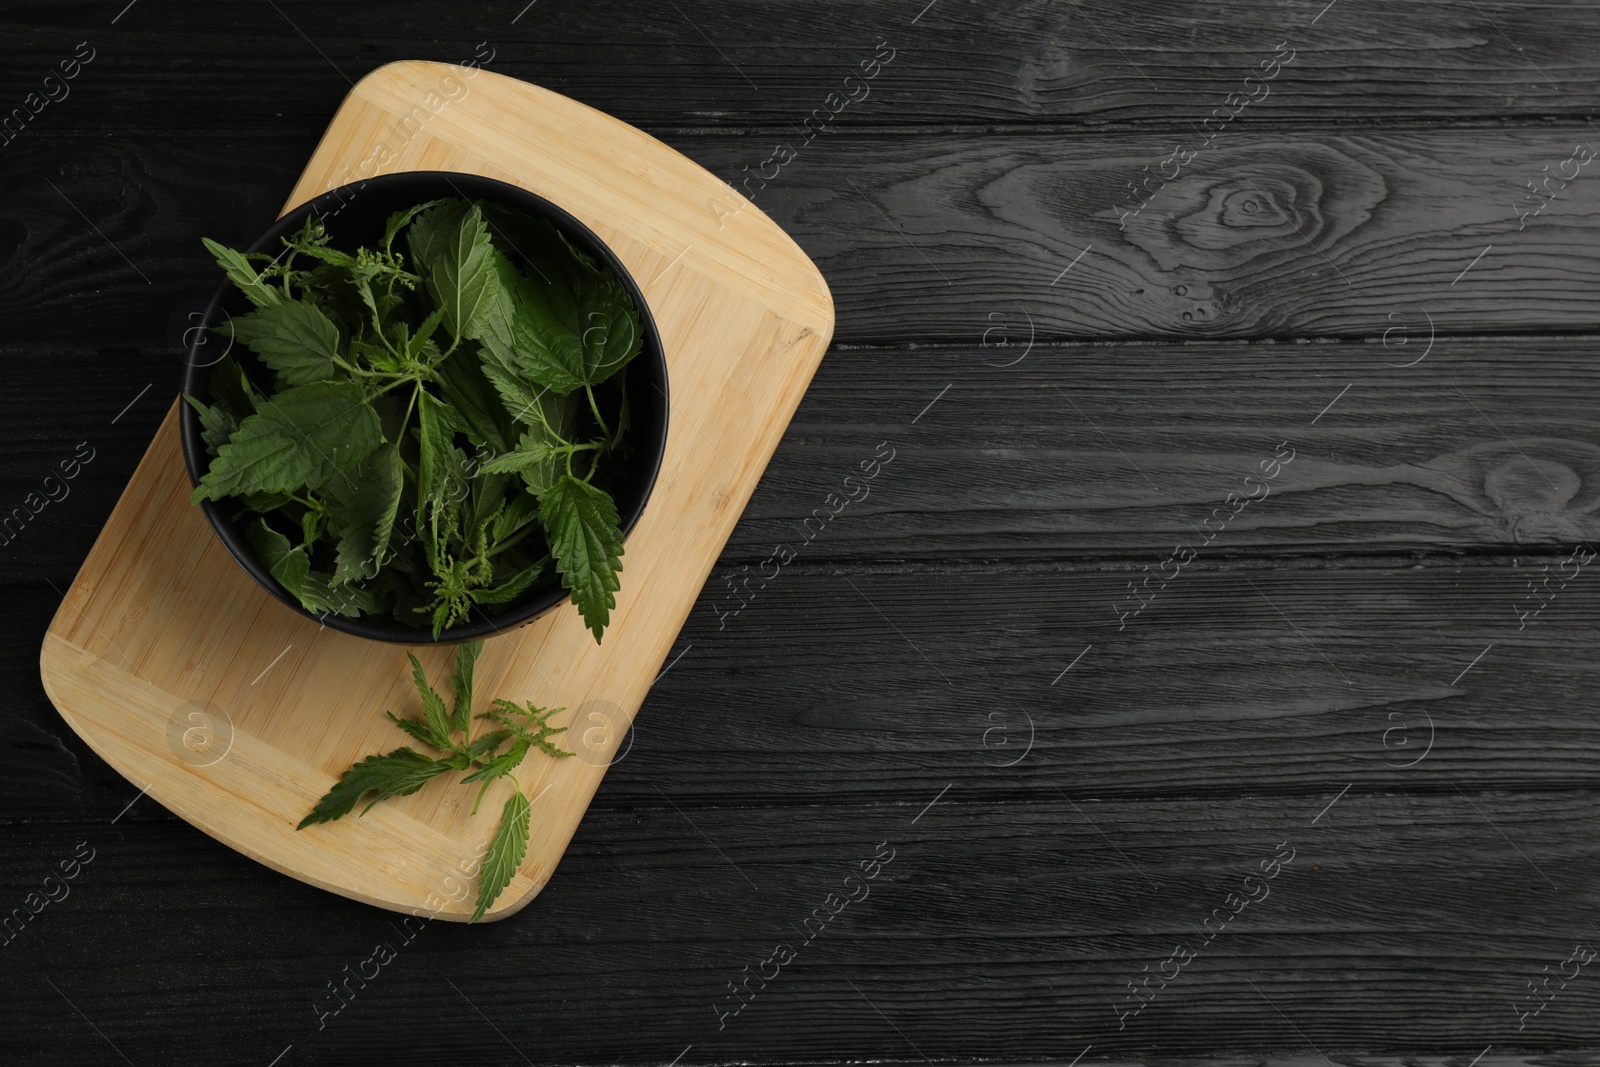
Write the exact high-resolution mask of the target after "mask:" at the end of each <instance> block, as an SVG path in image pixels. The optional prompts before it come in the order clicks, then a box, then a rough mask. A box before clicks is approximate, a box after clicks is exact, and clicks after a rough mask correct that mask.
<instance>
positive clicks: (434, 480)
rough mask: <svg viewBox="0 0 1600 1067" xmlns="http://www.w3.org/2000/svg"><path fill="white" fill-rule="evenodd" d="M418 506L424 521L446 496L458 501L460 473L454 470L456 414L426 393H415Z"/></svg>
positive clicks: (419, 517)
mask: <svg viewBox="0 0 1600 1067" xmlns="http://www.w3.org/2000/svg"><path fill="white" fill-rule="evenodd" d="M417 429H418V433H417V446H418V459H417V504H418V507H419V509H420V514H419V515H418V520H419V521H427V520H428V519H430V518H431V517H432V515H433V514H434V513H435V511H436V507H435V505H437V504H438V503H439V502H440V501H441V500H442V499H444V498H445V496H446V495H447V494H448V495H451V496H454V497H455V498H456V499H459V498H460V496H461V495H462V494H460V492H459V489H460V482H461V472H460V471H459V470H456V469H455V461H454V452H455V447H454V445H453V444H452V443H451V442H452V439H453V438H454V437H455V433H456V423H455V411H454V409H452V408H451V407H450V406H449V405H448V404H445V403H444V402H443V401H440V400H438V399H436V398H435V397H434V396H433V395H432V394H430V393H427V392H420V391H419V392H418V393H417Z"/></svg>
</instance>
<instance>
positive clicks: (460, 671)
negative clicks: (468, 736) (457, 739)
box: [450, 641, 483, 733]
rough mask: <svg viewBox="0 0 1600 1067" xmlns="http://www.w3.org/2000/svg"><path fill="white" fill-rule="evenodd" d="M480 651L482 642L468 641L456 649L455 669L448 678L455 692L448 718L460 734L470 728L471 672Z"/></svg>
mask: <svg viewBox="0 0 1600 1067" xmlns="http://www.w3.org/2000/svg"><path fill="white" fill-rule="evenodd" d="M482 651H483V642H482V641H468V642H466V643H465V644H462V645H460V646H459V647H457V649H456V669H455V673H454V674H452V675H451V676H450V686H451V688H452V689H453V690H454V691H455V701H454V703H452V704H451V705H450V718H451V722H452V724H453V725H454V726H455V728H456V729H457V730H460V731H461V732H462V733H466V732H467V730H469V729H470V728H471V727H472V672H473V668H474V667H475V666H476V665H477V663H478V654H479V653H481V652H482Z"/></svg>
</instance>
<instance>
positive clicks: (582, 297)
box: [573, 266, 644, 385]
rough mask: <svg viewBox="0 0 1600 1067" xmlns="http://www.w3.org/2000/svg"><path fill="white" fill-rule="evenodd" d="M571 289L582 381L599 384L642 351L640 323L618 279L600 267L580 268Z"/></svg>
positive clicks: (626, 292) (631, 301)
mask: <svg viewBox="0 0 1600 1067" xmlns="http://www.w3.org/2000/svg"><path fill="white" fill-rule="evenodd" d="M573 289H574V292H575V294H576V296H577V301H578V325H579V329H580V332H579V338H580V339H581V341H582V343H583V382H584V384H585V385H599V384H600V383H601V382H603V381H605V380H606V379H607V378H610V377H611V376H612V375H613V374H616V373H617V372H618V371H619V370H621V369H622V368H623V367H625V366H627V365H628V363H629V362H630V361H631V360H632V359H633V357H634V356H637V355H638V354H639V352H640V350H642V349H643V348H644V324H643V323H642V322H641V321H640V318H639V312H638V310H637V309H636V308H635V307H634V304H633V297H632V296H631V295H630V294H629V293H628V289H627V287H626V286H625V285H623V284H622V279H620V278H618V277H617V276H616V275H615V274H613V273H612V272H611V271H610V270H608V269H607V268H605V267H603V266H598V267H596V268H594V269H592V270H590V269H586V268H581V267H580V268H579V269H578V270H577V271H576V273H575V275H574V277H573Z"/></svg>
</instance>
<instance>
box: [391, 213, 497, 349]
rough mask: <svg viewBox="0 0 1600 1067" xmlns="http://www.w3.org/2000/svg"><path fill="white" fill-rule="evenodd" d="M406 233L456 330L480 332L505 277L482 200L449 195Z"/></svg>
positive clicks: (447, 319)
mask: <svg viewBox="0 0 1600 1067" xmlns="http://www.w3.org/2000/svg"><path fill="white" fill-rule="evenodd" d="M406 236H407V239H408V241H409V242H410V245H411V255H412V258H413V259H414V260H415V261H416V267H417V271H418V273H419V274H421V276H422V278H423V280H424V283H425V284H426V285H427V288H428V292H429V294H430V295H432V297H433V299H434V302H435V303H436V304H438V306H439V307H440V308H442V309H443V310H444V322H445V325H446V326H447V327H448V328H449V330H450V332H451V334H453V335H454V336H455V337H456V338H458V339H459V338H462V337H469V338H474V339H476V338H477V337H479V336H480V335H481V334H482V332H483V329H484V325H485V323H486V322H487V320H488V317H489V315H490V314H491V313H492V311H493V308H494V306H495V304H496V302H497V300H498V299H500V298H499V297H498V295H497V293H498V290H499V286H500V277H499V275H498V273H497V272H496V270H495V265H494V255H493V253H494V246H493V245H491V244H490V243H489V231H488V229H487V228H486V227H485V226H484V224H483V213H482V212H481V211H480V210H479V209H478V206H477V205H476V204H469V203H468V202H467V201H465V200H447V201H445V202H444V203H442V204H439V205H437V206H436V207H433V208H430V209H429V210H427V211H425V212H423V213H422V214H421V215H420V216H418V217H417V219H416V221H415V222H413V223H412V224H411V229H410V231H409V232H408V233H407V235H406Z"/></svg>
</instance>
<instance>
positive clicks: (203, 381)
mask: <svg viewBox="0 0 1600 1067" xmlns="http://www.w3.org/2000/svg"><path fill="white" fill-rule="evenodd" d="M458 182H460V183H462V185H465V186H468V187H469V189H468V191H463V190H462V189H461V188H459V187H458V186H457V183H458ZM429 183H443V184H445V185H448V186H449V187H450V189H451V190H453V193H451V194H444V195H453V196H455V197H458V198H460V199H465V200H491V201H493V202H497V203H501V204H503V205H504V206H507V207H512V208H515V209H516V210H521V211H525V212H526V213H527V214H529V215H532V216H533V217H535V218H543V219H545V220H546V221H548V222H550V223H551V225H553V226H555V227H556V229H557V230H558V231H560V232H562V233H563V234H565V235H566V236H567V237H569V238H571V239H572V241H573V244H575V245H576V246H577V247H578V248H579V249H580V250H582V251H584V252H586V253H588V254H590V255H593V256H596V257H597V258H599V259H600V260H601V261H602V262H604V263H605V265H606V266H607V267H609V268H610V269H611V271H612V272H613V273H614V274H616V276H617V277H618V278H619V279H620V280H621V282H622V284H623V287H624V288H625V289H626V290H627V291H628V293H629V295H630V296H632V298H633V302H634V306H635V307H636V309H637V310H638V312H639V318H640V325H641V326H642V328H643V334H644V343H643V347H642V348H641V350H640V352H639V355H637V356H635V357H634V359H633V361H632V362H631V363H630V364H629V366H630V368H631V367H632V366H634V365H637V364H639V363H640V362H641V361H643V360H648V361H649V364H653V366H652V370H653V372H654V373H653V374H652V375H650V377H651V378H652V379H653V380H652V381H651V383H650V384H651V385H653V386H654V387H655V391H657V392H659V393H660V404H659V407H658V409H657V410H658V414H659V418H658V419H657V420H656V421H657V422H658V423H659V432H658V433H656V434H655V435H653V437H652V438H651V439H649V440H643V439H638V438H636V439H635V442H634V443H635V448H636V451H635V456H636V457H637V459H636V461H635V463H634V464H631V465H630V473H631V474H632V475H633V476H634V477H639V478H641V485H642V491H641V492H640V494H639V499H638V504H637V506H636V507H634V508H633V509H632V510H631V512H622V511H621V509H620V508H619V509H618V510H619V515H618V518H619V519H620V527H621V530H622V535H623V538H624V539H626V538H627V535H628V534H629V533H630V532H631V531H632V530H633V528H634V526H635V525H636V524H637V523H638V521H639V518H640V516H641V515H643V514H644V510H645V508H646V507H647V506H648V505H649V502H650V498H651V496H652V495H653V494H654V492H655V485H656V481H657V479H658V477H659V476H660V473H661V465H662V463H663V461H664V459H665V456H666V443H667V430H668V424H669V422H670V419H671V411H672V402H671V396H670V381H669V376H668V368H667V361H666V349H665V346H664V344H663V342H662V339H661V333H660V331H659V329H658V328H657V326H656V322H655V316H654V315H653V314H652V312H651V310H650V304H649V302H648V301H647V300H646V299H645V296H644V292H643V290H642V289H641V288H640V286H639V284H638V282H637V281H636V280H635V279H634V277H633V275H632V273H631V272H629V270H628V268H627V267H626V266H625V265H624V264H623V262H622V260H621V258H619V257H618V256H617V254H616V252H615V251H614V250H612V248H611V246H610V245H608V244H607V243H606V242H605V241H604V240H602V239H601V238H600V236H599V235H598V234H596V233H595V232H594V231H593V230H592V229H590V228H589V227H588V226H587V225H586V224H585V223H583V222H582V221H581V220H579V219H578V218H576V217H575V216H574V215H572V213H571V212H569V211H567V210H566V209H565V208H563V207H561V205H559V204H557V203H555V202H553V201H551V200H549V199H547V198H545V197H543V196H541V195H539V194H538V193H535V192H533V191H532V190H530V189H525V188H523V187H522V186H520V185H513V184H511V183H510V182H504V181H501V180H499V179H498V178H490V177H488V176H486V175H481V174H469V173H465V172H457V171H440V170H411V171H396V172H394V173H391V174H381V175H376V176H374V177H371V178H363V179H361V180H359V181H355V182H350V183H348V184H345V185H341V186H337V187H335V188H332V189H328V190H327V191H325V192H323V193H319V194H318V195H317V196H315V197H312V198H311V199H310V200H307V201H305V202H304V203H301V204H298V205H296V206H295V207H293V208H291V209H289V210H288V211H285V212H284V213H283V214H282V215H280V216H279V217H278V218H277V219H275V220H274V221H273V223H272V225H271V226H269V227H268V228H267V229H266V230H265V231H263V232H262V234H261V235H260V236H259V237H257V238H256V240H255V241H253V242H252V243H251V244H250V246H249V247H248V248H246V249H245V251H246V252H260V251H267V250H268V249H266V248H265V247H264V246H266V245H269V244H272V243H274V242H276V241H278V240H279V238H281V237H283V236H286V235H287V234H288V233H290V232H292V231H293V230H294V229H296V228H298V227H299V226H300V225H301V224H302V223H303V222H304V220H305V219H306V217H307V216H308V215H312V214H317V215H318V216H319V217H320V218H323V219H329V218H332V217H334V216H335V215H337V214H338V213H339V211H340V210H342V208H343V206H344V202H346V201H349V200H350V199H352V198H353V197H356V196H359V195H360V193H361V192H362V191H363V190H365V189H366V188H367V187H368V186H370V185H395V186H401V185H404V184H424V185H425V184H429ZM471 187H476V190H478V191H473V190H472V188H471ZM434 198H435V197H433V196H429V195H419V196H418V197H417V198H416V201H415V202H416V203H423V202H425V201H427V200H430V199H434ZM518 201H520V203H517V202H518ZM334 202H338V207H335V208H334V209H333V210H331V211H329V210H326V208H328V206H329V205H330V204H333V203H334ZM234 292H235V286H234V285H233V282H232V281H231V280H226V279H225V280H224V281H223V282H222V283H221V284H220V285H219V286H218V287H217V289H216V291H215V292H214V293H213V295H212V297H211V299H210V301H209V302H208V303H207V304H206V308H205V311H204V313H203V317H202V319H201V323H200V326H201V328H200V330H199V332H198V333H197V334H196V340H191V341H190V342H189V343H188V345H187V346H185V347H184V349H183V351H182V359H183V363H184V368H183V375H182V392H183V393H184V394H186V395H193V396H209V390H207V389H206V388H205V386H206V385H207V384H208V383H209V379H210V370H211V368H212V367H213V366H215V365H216V364H217V363H219V362H221V360H222V359H223V358H224V357H225V356H226V355H227V353H228V352H229V351H231V350H232V345H231V344H230V345H229V347H228V349H227V350H225V351H224V352H223V354H222V355H221V356H216V357H214V358H212V359H211V360H210V362H208V363H203V364H198V363H196V361H195V358H194V357H195V356H196V354H197V353H196V350H197V348H199V347H200V346H203V345H204V344H205V343H206V342H205V332H204V329H205V328H206V327H209V326H210V324H211V323H212V322H213V321H215V319H216V318H217V315H218V312H219V311H222V304H223V303H224V301H226V300H227V299H228V298H229V297H230V296H231V295H232V294H233V293H234ZM223 313H224V314H226V312H225V311H223ZM190 332H193V331H190ZM185 336H186V337H187V336H189V332H186V334H185ZM635 403H636V404H637V401H635ZM178 408H179V431H180V441H181V451H182V454H183V459H184V465H185V466H186V468H187V469H188V472H189V480H190V482H191V484H193V485H198V484H199V483H200V478H201V477H202V475H203V474H204V473H205V471H206V469H207V468H208V467H209V466H210V456H209V454H208V453H207V451H206V449H205V445H204V441H203V440H202V438H201V435H200V417H199V415H198V414H197V413H196V412H195V410H194V408H193V407H191V406H190V405H189V404H187V403H185V402H183V401H182V399H181V398H180V400H179V403H178ZM637 431H638V421H637V420H635V426H634V432H635V433H637ZM630 436H632V435H631V434H630ZM641 445H642V446H644V447H639V446H641ZM641 476H642V477H641ZM200 508H201V509H202V510H203V511H204V512H205V515H206V519H207V520H208V521H209V522H210V524H211V528H212V530H213V531H214V532H215V533H216V535H217V537H218V539H219V540H220V541H221V542H222V544H223V546H224V547H225V548H227V550H228V554H229V555H231V556H232V557H233V558H234V561H235V562H236V563H238V564H239V565H240V566H241V567H242V568H243V569H244V571H245V572H246V573H247V574H249V575H250V576H251V577H252V578H254V579H255V581H256V583H257V584H258V585H260V586H261V587H262V588H263V589H265V590H266V591H267V592H268V593H269V594H271V595H272V597H273V598H274V599H276V600H278V601H279V602H280V603H282V604H285V605H286V606H288V607H289V608H291V609H293V610H294V611H295V612H296V613H298V614H299V615H301V616H302V617H304V618H307V619H311V620H313V621H315V622H317V623H320V624H321V625H324V626H327V627H329V628H330V629H334V630H339V631H341V632H343V633H348V634H351V635H353V636H356V637H364V638H367V639H368V640H373V641H383V642H388V643H395V644H408V645H453V644H459V643H460V642H463V641H472V640H476V639H479V638H484V637H489V636H492V635H494V634H498V633H502V632H504V631H506V630H510V629H515V628H516V627H519V626H523V625H526V624H527V623H530V622H532V621H533V620H534V619H536V618H538V617H539V616H541V615H544V614H545V613H546V612H548V611H551V610H553V609H555V608H557V607H559V606H561V605H563V604H566V603H569V602H570V600H571V597H570V594H569V592H568V590H567V589H566V587H565V586H563V585H560V584H557V585H556V586H554V587H553V588H549V589H545V590H543V591H541V592H540V593H539V594H537V595H536V596H533V597H531V598H529V599H528V600H527V601H526V602H525V603H523V604H521V605H519V606H513V607H510V608H508V609H506V610H504V611H502V612H501V613H500V614H499V615H496V616H490V615H488V614H487V613H486V612H485V611H484V610H483V609H482V608H479V609H478V612H479V614H480V616H481V618H480V619H478V620H477V621H472V620H470V619H469V621H467V622H464V623H459V624H457V625H455V626H449V627H446V628H445V629H443V630H441V631H440V633H439V636H438V637H434V636H433V632H432V630H431V629H430V628H428V627H426V626H423V627H420V628H418V627H410V626H406V625H405V624H403V623H401V622H399V621H398V620H396V619H394V618H393V616H390V615H362V616H357V617H355V618H346V617H344V616H342V615H337V614H334V613H332V612H327V613H325V614H323V615H317V614H315V613H313V612H310V611H307V610H306V608H305V606H304V605H302V604H301V603H300V602H299V600H297V599H296V598H295V597H294V595H293V594H291V593H290V592H289V591H288V590H287V589H285V588H283V586H282V585H280V584H279V583H278V581H277V579H275V578H273V577H272V574H271V572H270V571H269V570H268V569H267V568H266V567H265V566H264V565H263V564H262V563H261V561H260V560H258V559H257V558H256V556H255V553H254V551H253V550H252V549H251V547H250V544H249V542H248V541H247V540H246V539H245V536H244V531H243V530H242V528H240V527H239V526H238V525H236V524H235V523H234V522H233V520H232V519H230V518H229V517H228V516H227V515H226V514H224V512H223V507H222V505H221V504H220V503H219V502H218V501H215V500H203V501H201V502H200ZM514 604H515V602H514Z"/></svg>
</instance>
